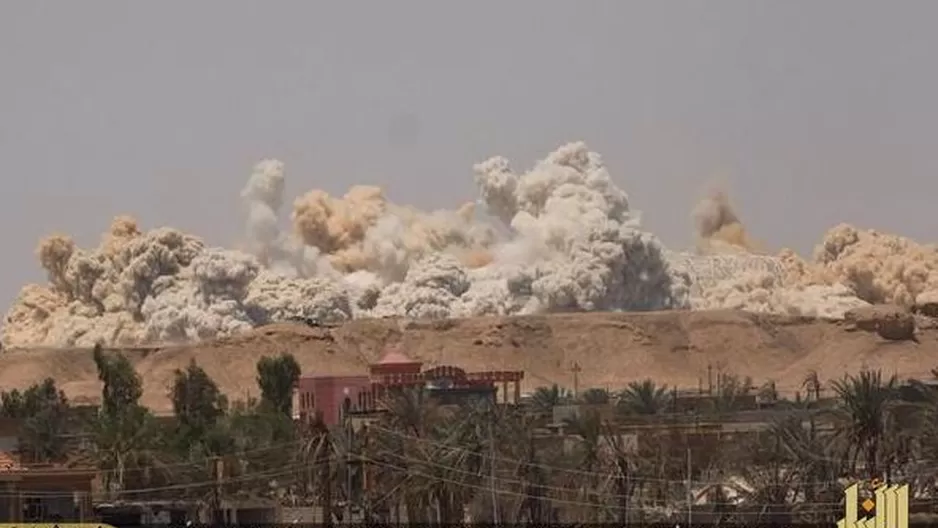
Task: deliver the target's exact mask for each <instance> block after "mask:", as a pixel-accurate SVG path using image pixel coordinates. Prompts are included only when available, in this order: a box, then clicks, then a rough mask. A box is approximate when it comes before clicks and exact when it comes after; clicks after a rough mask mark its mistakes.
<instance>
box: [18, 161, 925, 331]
mask: <svg viewBox="0 0 938 528" xmlns="http://www.w3.org/2000/svg"><path fill="white" fill-rule="evenodd" d="M475 179H476V183H477V185H478V187H479V191H480V195H481V197H480V200H479V201H478V202H477V203H476V202H470V203H467V204H466V205H464V206H462V207H460V208H458V209H456V210H441V211H434V212H423V211H419V210H416V209H414V208H411V207H407V206H402V205H398V204H394V203H392V202H390V201H388V200H387V199H386V198H385V196H384V194H383V192H382V191H381V189H379V188H376V187H365V186H355V187H352V188H351V189H350V190H349V191H348V193H346V195H345V196H343V197H341V198H337V197H333V196H330V195H329V194H327V193H325V192H323V191H319V190H313V191H310V192H308V193H306V194H304V195H302V196H300V197H299V198H297V199H296V200H295V201H294V202H293V207H292V212H291V214H290V220H291V222H290V224H292V229H290V230H283V229H282V228H281V225H282V223H281V221H280V217H281V209H282V208H283V206H284V203H285V200H284V195H283V194H284V182H285V171H284V166H283V164H282V163H281V162H279V161H276V160H265V161H262V162H260V163H258V164H257V165H256V166H255V168H254V171H253V172H252V174H251V175H250V178H249V179H248V182H247V184H246V185H245V187H244V188H243V190H242V191H241V198H242V200H243V202H244V205H245V207H246V215H247V221H246V230H245V237H246V240H245V241H244V245H243V246H244V251H236V250H229V249H221V248H210V247H206V245H205V243H204V242H203V241H202V240H200V239H199V238H197V237H195V236H193V235H188V234H185V233H181V232H179V231H177V230H174V229H170V228H157V229H154V230H151V231H148V232H142V231H141V230H140V229H138V227H137V224H136V222H135V221H134V220H133V219H132V218H129V217H119V218H117V219H115V220H114V222H113V223H112V225H111V228H110V230H109V232H108V233H107V234H106V235H105V236H104V238H103V240H102V241H101V243H100V245H99V246H98V247H97V248H95V249H91V250H83V249H80V248H77V247H76V246H75V244H74V242H73V241H72V240H71V239H70V238H68V237H67V236H63V235H53V236H50V237H48V238H46V239H44V240H43V241H42V242H41V243H40V245H39V249H38V251H37V253H38V257H39V261H40V264H41V265H42V266H43V268H44V269H45V270H46V272H47V275H48V283H47V284H43V285H39V284H30V285H27V286H26V287H24V288H23V290H22V291H21V292H20V295H19V297H18V298H17V300H16V302H15V303H14V305H13V306H12V307H11V308H10V310H9V312H8V314H7V318H6V321H5V324H4V325H3V328H2V333H0V339H2V342H3V345H4V346H6V347H19V346H90V345H93V344H95V343H104V344H109V345H119V344H140V343H155V342H159V343H165V342H180V341H189V340H196V339H209V338H213V337H218V336H225V335H232V334H236V333H239V332H243V331H246V330H248V329H250V328H252V327H255V326H258V325H262V324H267V323H271V322H277V321H284V320H291V319H296V318H302V319H306V320H317V321H322V322H332V321H342V320H346V319H350V318H359V317H386V316H400V317H412V318H448V317H468V316H484V315H510V314H534V313H549V312H563V311H566V312H569V311H593V310H607V311H608V310H668V309H687V308H729V307H732V308H740V309H746V310H753V311H765V312H781V313H797V314H803V315H820V316H827V317H841V316H842V315H843V312H844V311H846V310H847V309H849V308H852V307H854V306H857V305H862V304H865V303H866V302H893V301H897V300H899V301H902V302H904V303H906V304H909V303H911V302H913V301H914V297H915V295H919V294H923V293H928V292H933V293H934V292H938V288H936V287H935V286H936V285H938V275H936V271H935V270H938V265H935V264H936V262H938V257H936V253H935V251H934V249H926V248H922V247H921V246H917V245H915V244H914V243H912V242H910V241H906V240H905V239H899V238H888V239H882V240H881V239H880V238H876V237H884V236H885V235H876V234H875V233H874V234H870V233H863V232H859V231H856V230H855V229H853V228H838V229H839V230H835V232H832V233H834V234H831V235H829V236H828V238H827V239H825V242H824V243H823V244H822V247H823V248H825V249H824V250H823V251H821V252H819V254H818V257H817V261H816V263H806V262H804V261H802V260H801V259H799V258H798V257H797V256H795V255H794V254H793V253H791V252H783V253H782V254H780V256H778V257H772V256H768V255H759V254H754V246H753V244H752V243H751V242H750V240H749V237H748V234H747V233H746V231H745V228H744V227H743V224H742V222H741V221H740V220H739V217H738V215H736V213H735V212H733V210H732V208H731V207H730V205H729V200H728V199H727V198H726V195H725V194H719V193H717V194H713V195H711V196H709V197H708V198H707V199H706V200H705V201H704V202H702V204H701V205H700V206H699V207H698V208H697V209H696V210H695V214H694V218H695V221H696V225H697V227H698V236H699V238H700V243H699V244H698V245H699V248H698V251H697V252H696V253H679V252H673V251H668V250H666V249H665V248H664V247H663V246H662V244H661V243H660V242H659V241H658V240H657V238H656V237H654V236H653V235H652V234H650V233H648V232H645V231H643V230H642V229H641V227H640V223H639V219H638V215H637V214H636V213H635V212H634V211H632V210H631V208H630V204H629V200H628V196H627V195H626V193H625V192H624V191H623V190H622V189H620V188H619V187H617V186H616V185H615V184H614V183H613V181H612V178H611V177H610V175H609V173H608V172H607V170H606V168H605V167H604V165H603V163H602V160H601V158H600V156H599V155H598V154H596V153H594V152H591V151H590V150H589V149H588V148H587V147H586V145H585V144H583V143H570V144H567V145H564V146H561V147H560V148H558V149H557V150H556V151H554V152H552V153H551V154H549V155H548V156H547V157H546V158H545V159H544V160H542V161H540V162H538V163H537V164H536V165H535V166H534V167H533V168H532V169H531V170H530V171H528V172H525V173H515V172H513V171H512V169H511V167H510V165H509V163H508V161H507V160H505V159H504V158H501V157H495V158H491V159H489V160H487V161H485V162H482V163H480V164H478V165H476V166H475ZM477 207H482V208H484V209H485V212H486V213H488V214H487V215H479V214H477V213H478V211H476V209H477ZM498 224H501V225H498ZM851 229H853V230H852V231H851ZM871 237H873V238H875V239H876V242H875V245H876V246H877V248H875V249H874V248H871V247H870V246H869V243H870V242H869V241H870V240H872V239H871ZM881 242H887V243H885V244H883V243H881ZM887 248H889V249H887ZM883 252H891V253H889V255H885V254H884V253H883ZM884 258H885V259H886V260H885V261H883V259H884ZM871 259H873V260H875V259H879V260H876V262H878V263H876V264H872V263H870V262H872V261H873V260H871ZM859 261H863V262H866V264H858V263H857V262H859Z"/></svg>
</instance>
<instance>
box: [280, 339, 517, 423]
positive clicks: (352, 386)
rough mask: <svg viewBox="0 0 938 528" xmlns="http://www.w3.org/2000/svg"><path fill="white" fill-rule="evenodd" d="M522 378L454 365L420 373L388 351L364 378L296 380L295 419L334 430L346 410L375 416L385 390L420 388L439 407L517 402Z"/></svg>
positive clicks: (420, 369)
mask: <svg viewBox="0 0 938 528" xmlns="http://www.w3.org/2000/svg"><path fill="white" fill-rule="evenodd" d="M523 378H524V372H523V371H485V372H466V371H465V370H463V369H461V368H459V367H456V366H438V367H434V368H430V369H427V370H423V363H422V362H420V361H415V360H413V359H410V358H408V357H407V356H405V355H404V354H403V353H402V352H401V351H400V350H399V349H397V348H392V349H389V350H388V351H387V352H386V353H385V355H384V356H383V357H382V358H381V359H380V360H379V361H378V362H377V363H373V364H371V365H369V368H368V373H367V374H365V373H363V374H360V375H353V376H330V375H313V376H304V377H302V378H300V380H299V383H298V387H297V396H296V399H297V409H298V411H299V412H298V414H299V418H300V419H303V420H311V419H313V418H314V417H316V416H319V418H320V419H321V420H322V421H323V423H324V424H326V425H328V426H334V425H338V424H339V423H340V421H341V419H342V410H343V409H344V408H345V407H346V406H347V407H348V410H349V411H350V412H358V413H361V412H369V411H379V410H382V409H383V408H384V402H385V397H386V396H387V395H388V393H389V391H392V390H394V389H396V388H406V387H422V388H423V389H425V390H426V391H427V393H428V394H429V395H430V397H432V398H435V399H436V400H437V401H439V402H440V403H443V404H454V403H458V402H460V401H466V400H468V399H472V398H489V399H492V400H496V399H500V400H501V401H502V402H504V403H518V402H519V401H520V400H521V380H522V379H523ZM499 389H500V390H501V393H500V394H499ZM499 396H500V398H499Z"/></svg>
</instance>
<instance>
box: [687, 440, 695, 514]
mask: <svg viewBox="0 0 938 528" xmlns="http://www.w3.org/2000/svg"><path fill="white" fill-rule="evenodd" d="M693 510H694V490H693V488H692V487H691V465H690V446H688V447H687V528H690V527H691V526H693V525H692V524H691V516H692V514H693Z"/></svg>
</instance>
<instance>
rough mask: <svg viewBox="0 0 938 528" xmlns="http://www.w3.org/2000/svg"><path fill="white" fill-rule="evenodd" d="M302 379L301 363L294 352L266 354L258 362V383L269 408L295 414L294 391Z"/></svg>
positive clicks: (262, 401) (287, 414) (262, 399)
mask: <svg viewBox="0 0 938 528" xmlns="http://www.w3.org/2000/svg"><path fill="white" fill-rule="evenodd" d="M299 379H300V365H299V363H297V362H296V359H295V358H294V357H293V355H292V354H289V353H286V352H284V353H283V354H281V355H280V356H278V357H270V356H264V357H262V358H261V359H260V361H258V362H257V385H258V386H259V387H260V389H261V404H262V405H264V406H266V407H268V408H269V409H271V410H273V411H275V412H278V413H281V414H285V415H286V416H291V417H292V416H293V391H294V389H295V388H296V384H297V382H298V381H299Z"/></svg>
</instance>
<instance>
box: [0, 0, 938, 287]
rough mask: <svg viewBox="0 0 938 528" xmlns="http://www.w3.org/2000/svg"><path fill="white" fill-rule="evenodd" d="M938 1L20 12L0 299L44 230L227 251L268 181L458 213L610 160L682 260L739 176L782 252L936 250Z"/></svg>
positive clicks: (5, 8)
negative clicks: (570, 161) (113, 223)
mask: <svg viewBox="0 0 938 528" xmlns="http://www.w3.org/2000/svg"><path fill="white" fill-rule="evenodd" d="M936 20H938V2H934V1H931V0H922V1H912V0H906V1H896V2H882V1H879V2H868V1H858V0H843V1H833V0H812V1H809V0H799V1H795V0H791V1H782V0H778V1H774V2H763V1H755V0H739V1H729V0H726V1H723V0H707V1H690V0H681V1H671V2H663V1H660V0H650V1H647V2H638V1H629V0H610V1H599V0H582V1H580V2H571V1H564V2H559V1H555V0H530V1H520V0H518V1H509V2H506V1H504V0H501V1H494V0H492V1H489V0H473V1H471V2H468V1H466V2H455V1H453V2H440V1H439V0H426V1H416V0H414V1H408V0H395V1H393V2H379V1H371V2H354V1H345V2H334V3H327V2H325V1H313V0H304V1H293V2H288V1H268V2H256V1H255V2H243V1H233V0H225V1H200V2H181V1H160V2H147V3H144V2H126V1H120V2H118V1H112V2H102V1H91V0H84V1H81V2H67V1H60V2H47V1H39V0H31V1H24V2H3V3H2V4H0V72H2V76H3V82H2V83H0V161H2V167H3V170H4V173H5V174H4V176H3V188H2V192H0V220H2V222H3V223H2V225H3V226H4V230H3V236H4V238H5V242H6V244H5V252H6V255H5V269H4V271H5V273H3V275H2V276H0V301H4V302H5V303H9V301H11V300H12V298H13V296H14V295H15V293H16V291H17V290H18V289H19V287H20V286H21V285H22V284H24V283H25V282H28V281H34V280H38V279H41V278H43V275H42V272H41V270H40V268H39V266H38V264H37V263H36V259H35V257H34V249H35V246H36V242H37V240H38V239H39V237H40V236H42V235H43V234H46V233H49V232H52V231H65V232H68V233H70V234H72V235H74V236H75V237H76V239H77V240H78V241H79V242H80V243H82V244H97V241H98V239H99V236H100V234H101V233H102V232H103V231H104V230H105V229H106V228H107V226H108V224H109V223H110V220H111V217H112V216H114V215H115V214H120V213H127V212H129V213H132V214H134V215H135V216H137V217H138V218H139V219H140V221H141V223H142V225H143V226H145V227H154V226H158V225H172V226H175V227H179V228H182V229H185V230H190V231H194V232H196V233H198V234H201V235H203V236H204V237H205V238H206V239H207V240H208V241H209V242H210V243H214V244H229V243H232V242H234V241H235V240H236V239H237V238H238V236H239V233H240V230H241V226H242V220H241V218H242V217H241V215H240V213H241V210H240V203H239V201H238V193H239V191H240V189H241V186H242V184H243V182H244V181H245V179H246V177H247V175H248V174H249V173H250V169H251V166H252V165H253V164H254V162H255V161H257V160H258V159H260V158H263V157H277V158H280V159H282V160H283V161H284V162H285V163H286V164H287V178H288V194H289V196H290V199H291V200H292V197H293V196H294V195H296V194H298V193H299V192H301V191H304V190H307V189H309V188H313V187H321V188H324V189H326V190H328V191H330V192H333V193H343V192H344V190H345V189H346V188H347V187H348V186H349V185H351V184H353V183H369V184H378V185H382V186H385V187H386V189H387V190H388V195H389V196H390V197H391V198H392V199H394V200H395V201H398V202H402V203H411V204H414V205H418V206H423V207H434V208H435V207H444V206H446V207H449V206H453V205H457V204H459V203H461V202H463V201H465V200H466V199H470V198H474V197H475V196H476V194H475V189H474V186H473V182H472V173H471V167H472V164H473V163H475V162H477V161H481V160H482V159H485V158H486V157H488V156H490V155H494V154H502V155H505V156H507V157H508V158H509V159H511V160H512V161H513V162H514V163H515V167H516V169H522V168H525V167H528V166H529V165H530V164H531V163H532V162H533V161H534V160H536V159H539V158H540V157H542V156H543V155H544V154H546V153H547V152H549V151H550V150H552V149H553V148H554V147H556V146H558V145H559V144H560V143H563V142H565V141H569V140H578V139H582V140H585V141H587V142H588V144H589V145H590V146H591V147H592V148H593V150H596V151H598V152H600V153H601V154H602V155H603V156H604V158H605V160H606V162H607V165H608V166H609V168H610V171H611V172H612V174H613V176H614V178H615V179H616V180H617V181H618V183H619V184H620V185H622V186H623V187H624V188H625V189H626V190H627V191H628V192H629V194H630V196H631V198H632V202H633V205H634V207H636V208H637V209H640V210H641V211H643V214H644V217H643V218H644V220H645V224H646V226H648V227H649V228H650V229H651V230H653V231H654V232H656V233H657V234H659V235H660V236H661V237H662V238H663V239H664V241H665V242H666V243H667V244H668V245H670V246H681V245H685V244H689V243H690V241H691V230H690V221H689V210H690V209H691V207H692V205H693V203H694V201H695V200H696V198H697V197H698V196H699V195H700V192H701V189H702V188H703V186H704V184H705V183H706V182H707V181H708V180H712V179H713V178H714V177H715V176H724V177H725V179H726V180H728V181H729V182H730V185H731V191H732V194H733V197H734V199H735V201H736V202H737V205H738V209H739V210H740V213H741V215H742V216H743V219H744V220H745V221H746V223H747V224H748V225H749V227H750V230H751V231H752V232H753V234H754V235H755V236H756V237H757V238H759V239H761V240H763V241H764V242H765V243H766V244H767V245H768V246H769V247H771V248H772V249H778V248H780V247H782V246H790V247H794V248H795V249H797V250H799V251H800V252H806V251H809V250H810V248H811V247H812V246H813V244H814V243H816V242H817V241H818V240H819V238H820V237H821V235H822V233H823V231H824V230H826V229H827V228H829V227H831V226H832V225H834V224H836V223H838V222H841V221H849V222H852V223H855V224H858V225H861V226H864V227H876V228H879V229H882V230H887V231H898V232H900V233H903V234H906V235H909V236H912V237H915V238H920V239H923V240H929V241H931V240H934V234H935V228H936V225H938V215H936V213H935V212H934V210H933V204H934V202H935V200H936V197H938V133H936V126H938V125H936V123H938V105H936V104H935V102H934V101H935V98H936V97H938V67H936V66H935V59H934V53H935V50H936V49H938V32H935V30H934V25H935V21H936Z"/></svg>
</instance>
